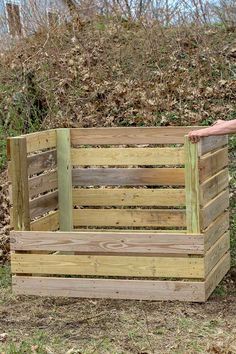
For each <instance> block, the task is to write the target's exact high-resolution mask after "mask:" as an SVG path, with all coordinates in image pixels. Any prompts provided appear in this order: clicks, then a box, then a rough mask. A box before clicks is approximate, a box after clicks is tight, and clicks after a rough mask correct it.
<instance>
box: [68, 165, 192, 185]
mask: <svg viewBox="0 0 236 354" xmlns="http://www.w3.org/2000/svg"><path fill="white" fill-rule="evenodd" d="M72 176H73V186H84V187H85V186H106V185H107V186H108V185H109V186H118V185H120V186H145V185H169V186H170V185H173V186H184V184H185V182H184V168H86V169H84V168H76V169H74V170H73V171H72Z"/></svg>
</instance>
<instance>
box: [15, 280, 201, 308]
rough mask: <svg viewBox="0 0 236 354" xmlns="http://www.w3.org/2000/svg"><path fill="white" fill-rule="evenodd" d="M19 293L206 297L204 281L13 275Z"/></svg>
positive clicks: (107, 296) (105, 296)
mask: <svg viewBox="0 0 236 354" xmlns="http://www.w3.org/2000/svg"><path fill="white" fill-rule="evenodd" d="M12 282H13V284H12V285H13V292H14V293H15V294H17V295H20V294H21V295H37V296H65V297H81V298H109V299H110V298H112V299H133V300H158V301H164V300H172V301H173V300H178V301H195V302H202V301H205V291H204V282H200V281H199V282H194V281H188V282H187V281H161V280H155V281H153V280H121V279H80V278H77V279H75V278H67V279H63V278H51V277H50V278H47V277H25V276H20V277H19V276H13V278H12Z"/></svg>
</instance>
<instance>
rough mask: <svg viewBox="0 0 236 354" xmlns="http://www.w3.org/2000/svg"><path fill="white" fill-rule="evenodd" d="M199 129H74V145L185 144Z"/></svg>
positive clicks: (72, 133)
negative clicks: (190, 135)
mask: <svg viewBox="0 0 236 354" xmlns="http://www.w3.org/2000/svg"><path fill="white" fill-rule="evenodd" d="M198 128H199V127H168V128H166V127H155V128H153V127H150V128H149V127H142V128H136V127H134V128H128V127H124V128H74V129H71V143H72V145H78V144H84V145H107V144H108V145H109V144H113V145H116V144H118V145H119V144H177V143H180V144H183V143H184V135H186V134H188V132H189V131H191V130H195V129H198Z"/></svg>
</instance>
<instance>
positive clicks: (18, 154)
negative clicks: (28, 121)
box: [9, 137, 30, 230]
mask: <svg viewBox="0 0 236 354" xmlns="http://www.w3.org/2000/svg"><path fill="white" fill-rule="evenodd" d="M9 141H10V143H9V144H10V153H11V162H12V164H11V175H12V176H11V177H12V200H13V226H14V229H15V230H30V212H29V188H28V168H27V145H26V138H24V137H19V138H10V139H9Z"/></svg>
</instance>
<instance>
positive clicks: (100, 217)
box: [73, 209, 186, 227]
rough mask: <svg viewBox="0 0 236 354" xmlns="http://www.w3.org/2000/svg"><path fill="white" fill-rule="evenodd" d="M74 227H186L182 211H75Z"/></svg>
mask: <svg viewBox="0 0 236 354" xmlns="http://www.w3.org/2000/svg"><path fill="white" fill-rule="evenodd" d="M73 220H74V226H77V227H78V226H113V227H122V226H132V227H142V226H143V227H144V226H146V227H147V226H159V227H182V226H185V225H186V221H185V211H184V210H159V209H147V210H143V209H142V210H137V209H75V210H73Z"/></svg>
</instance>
